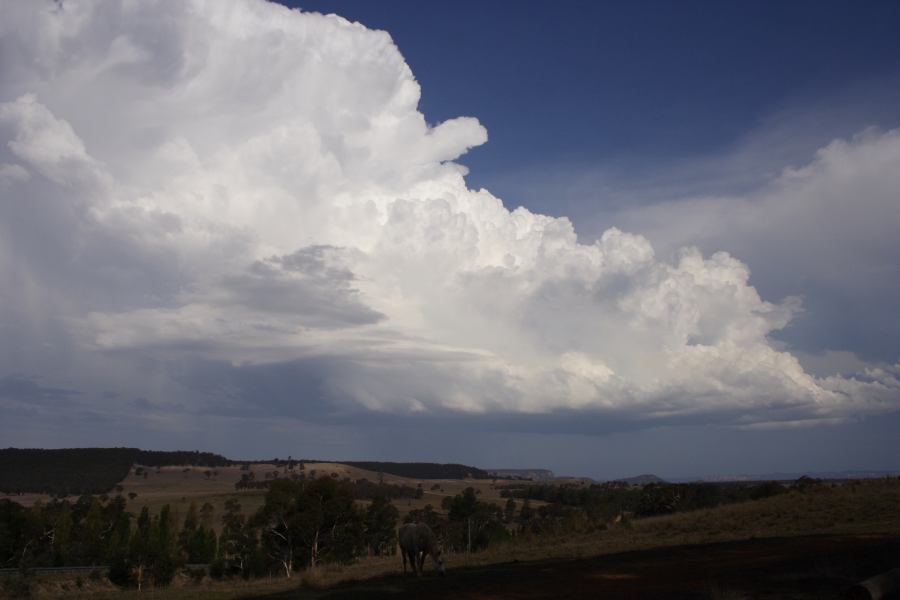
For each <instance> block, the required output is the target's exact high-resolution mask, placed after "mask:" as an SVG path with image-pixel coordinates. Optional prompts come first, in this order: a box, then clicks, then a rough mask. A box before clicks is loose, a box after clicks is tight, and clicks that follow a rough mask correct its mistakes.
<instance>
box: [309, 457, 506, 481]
mask: <svg viewBox="0 0 900 600" xmlns="http://www.w3.org/2000/svg"><path fill="white" fill-rule="evenodd" d="M303 462H308V461H303ZM316 462H339V463H340V464H342V465H349V466H351V467H356V468H358V469H365V470H366V471H376V472H379V471H380V472H381V473H388V474H390V475H397V476H398V477H409V478H410V479H466V478H472V479H490V478H491V476H490V475H489V474H488V472H487V471H485V470H483V469H479V468H478V467H470V466H468V465H460V464H456V463H450V464H440V463H423V462H408V463H407V462H370V461H346V460H342V461H316Z"/></svg>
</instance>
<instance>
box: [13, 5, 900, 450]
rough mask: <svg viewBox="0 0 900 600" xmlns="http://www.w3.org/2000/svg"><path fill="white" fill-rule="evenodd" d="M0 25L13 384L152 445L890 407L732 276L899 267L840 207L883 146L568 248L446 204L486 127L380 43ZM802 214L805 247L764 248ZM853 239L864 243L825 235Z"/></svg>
mask: <svg viewBox="0 0 900 600" xmlns="http://www.w3.org/2000/svg"><path fill="white" fill-rule="evenodd" d="M5 13H6V14H5V18H4V20H3V22H2V24H0V281H2V282H3V283H2V289H0V328H2V330H3V331H4V332H5V333H6V335H4V336H3V337H2V338H0V340H2V341H0V356H2V357H3V359H4V360H3V361H2V362H0V378H4V379H0V382H5V383H3V386H4V387H3V388H2V391H3V394H4V395H5V396H9V395H16V394H17V393H18V392H17V390H19V391H20V392H21V393H20V394H19V399H20V400H21V401H23V402H27V401H29V399H30V398H36V397H40V398H46V396H47V393H50V394H51V395H55V401H57V402H59V403H65V402H67V401H71V399H72V398H76V397H77V401H78V403H79V404H78V405H77V406H79V407H81V408H83V407H85V406H89V407H90V408H91V410H93V411H95V412H103V413H104V414H105V415H107V416H110V418H116V415H120V416H121V415H126V414H127V415H131V417H133V418H138V417H137V416H135V415H147V420H146V423H145V424H146V426H147V427H151V428H153V427H157V428H165V427H167V426H169V425H170V424H171V419H172V418H174V415H177V414H182V413H184V414H201V413H202V414H205V415H219V416H222V417H223V418H231V417H236V416H239V417H241V418H244V419H252V418H254V417H258V418H259V419H260V420H261V421H260V422H261V423H262V422H263V420H265V419H269V418H274V417H278V416H287V417H291V418H298V419H304V420H313V421H315V420H321V421H323V422H327V423H336V422H341V419H348V420H350V421H352V422H360V421H361V420H362V419H364V418H367V417H366V415H369V416H373V415H374V416H379V415H380V416H381V417H385V418H387V417H390V416H398V417H403V418H406V419H412V420H418V419H421V420H424V421H426V422H427V421H428V419H438V418H439V419H443V420H444V421H445V422H452V421H453V420H454V419H463V420H466V419H468V420H481V421H482V422H483V423H484V424H485V425H484V426H485V427H489V428H496V429H498V430H499V429H503V428H509V429H511V430H519V431H537V430H541V428H542V427H545V428H549V429H550V430H553V431H558V432H566V431H572V432H578V433H592V432H595V433H601V432H607V431H610V430H615V429H633V428H639V427H651V426H659V425H671V424H678V423H693V424H696V423H704V422H709V423H718V424H727V425H736V426H740V427H745V428H756V427H779V426H796V425H803V424H820V423H826V424H827V423H835V422H839V421H842V420H846V419H852V418H856V417H859V416H865V415H873V414H881V413H886V412H890V411H894V410H897V409H898V408H900V380H898V370H900V368H898V366H896V365H894V366H891V364H890V363H885V362H884V361H882V362H880V363H878V364H875V363H873V364H870V365H866V364H864V365H863V368H862V372H861V373H859V374H856V375H849V374H844V375H838V374H834V375H829V376H817V375H813V374H811V373H810V372H807V371H806V370H805V369H804V367H803V366H802V365H801V362H800V361H799V360H798V359H797V357H796V356H795V355H794V354H792V351H791V348H789V347H785V345H784V344H782V343H779V342H776V341H773V339H774V336H777V335H778V332H780V331H782V330H784V329H785V328H788V327H790V326H791V324H792V323H794V322H795V321H796V320H797V318H798V315H800V314H802V311H803V306H804V304H811V303H814V298H804V299H802V300H801V299H800V298H797V297H792V296H788V297H784V296H776V297H774V298H768V299H765V298H763V297H761V295H760V293H759V291H758V290H757V289H756V288H755V287H754V286H753V285H751V284H750V277H751V273H750V270H749V268H748V266H747V264H745V262H742V260H741V257H742V256H743V255H745V254H746V255H748V256H750V255H752V256H754V257H756V256H758V255H759V253H760V252H767V253H769V255H767V258H766V261H765V262H767V263H772V264H773V265H775V267H773V271H771V273H772V274H771V275H769V277H772V278H777V277H786V276H787V275H786V273H787V271H788V270H789V269H790V270H795V271H801V272H810V273H815V274H817V275H816V277H817V279H816V282H817V285H818V284H821V285H827V284H828V279H827V277H826V276H825V275H822V273H823V271H822V269H821V268H819V267H813V266H812V265H813V263H815V265H820V264H822V263H823V262H826V261H827V262H828V263H829V264H831V265H833V268H834V269H838V270H841V271H843V272H846V271H848V270H853V269H854V268H855V266H856V265H859V264H870V262H869V254H870V253H872V252H875V253H877V254H878V255H879V256H883V255H884V253H886V252H887V253H894V252H895V251H896V249H897V248H896V238H892V237H891V236H890V235H888V234H891V233H892V232H893V231H894V229H893V227H894V225H895V223H894V222H893V221H889V220H888V221H886V220H884V219H880V218H879V216H878V215H879V214H880V213H878V212H877V211H876V212H874V213H873V212H869V211H858V210H855V209H854V208H853V206H854V204H853V201H855V200H856V199H857V198H858V197H866V198H869V199H871V198H874V200H868V201H867V202H869V203H870V204H872V203H874V204H875V205H876V206H877V207H880V209H881V210H884V211H889V212H892V213H893V212H895V211H896V208H895V203H896V189H898V185H897V183H898V182H897V181H896V176H897V175H896V174H897V173H900V168H898V167H900V152H898V151H897V148H898V136H897V133H896V132H886V133H877V132H872V133H869V134H867V135H865V136H863V137H861V138H858V139H855V140H852V141H847V142H840V141H838V142H835V143H833V144H831V145H829V146H828V147H826V148H824V149H822V151H821V152H820V153H819V155H818V156H817V157H816V158H815V159H814V161H813V162H812V163H810V164H809V165H807V166H805V167H800V168H795V169H790V170H786V171H785V172H784V173H783V175H782V176H781V177H780V178H779V179H778V180H777V181H775V182H774V183H773V184H772V188H771V189H770V190H769V191H768V192H767V193H766V194H765V195H762V196H760V197H758V198H756V197H754V198H751V199H748V200H747V201H746V202H744V203H742V204H740V206H739V207H738V209H735V206H734V204H733V203H732V204H729V205H728V206H727V207H722V206H720V205H719V204H717V203H716V202H715V201H708V203H707V205H705V206H704V207H703V208H702V210H699V209H697V208H696V207H693V208H690V207H686V206H685V205H679V204H672V205H665V206H654V207H653V208H652V209H645V211H644V212H642V213H640V214H637V213H635V214H631V215H621V221H620V222H619V223H618V225H619V227H618V228H617V227H613V226H610V227H609V228H607V229H606V231H605V232H604V233H602V235H600V236H599V237H598V238H597V239H596V240H593V241H590V242H589V243H586V242H584V241H579V239H578V237H577V236H576V234H575V229H574V227H573V224H572V223H571V222H570V221H569V220H568V219H567V218H564V217H562V218H557V217H550V216H545V215H541V214H536V213H534V212H531V211H529V210H527V209H525V208H522V207H519V208H514V209H511V208H510V207H511V206H513V205H514V203H515V199H514V198H512V199H508V200H507V201H506V203H504V201H502V200H501V199H500V198H497V197H495V196H493V195H492V194H491V193H490V191H488V190H484V189H480V190H473V189H469V188H468V187H467V185H466V179H465V176H466V169H465V168H464V167H462V166H461V165H459V164H457V163H455V162H454V161H455V160H456V159H457V158H458V157H460V156H461V155H462V154H464V153H465V152H467V151H468V150H469V149H471V148H473V147H475V146H478V145H481V144H483V143H485V142H486V141H487V132H486V130H485V128H484V127H482V126H481V125H480V124H479V122H478V121H477V120H476V119H474V118H471V117H460V118H457V119H452V120H449V121H445V122H443V123H439V124H429V123H428V122H427V121H426V119H425V117H424V116H423V114H422V113H420V112H419V110H418V102H419V98H420V89H419V85H418V83H417V82H416V79H415V77H414V75H413V73H412V72H411V70H410V68H409V67H408V66H407V64H406V62H405V61H404V59H403V57H402V56H401V54H400V52H399V51H398V49H397V48H396V46H395V45H394V43H393V42H392V40H391V38H390V36H389V35H388V34H387V33H385V32H381V31H371V30H368V29H366V28H365V27H363V26H362V25H359V24H356V23H350V22H348V21H346V20H344V19H342V18H340V17H337V16H334V15H329V16H323V15H319V14H314V13H312V14H311V13H301V12H299V11H295V10H288V9H286V8H284V7H282V6H279V5H275V4H270V3H266V2H262V1H250V0H247V1H240V2H227V3H224V2H203V1H201V0H193V1H186V2H178V3H163V2H140V3H121V2H101V1H83V2H63V3H61V4H57V3H50V2H46V3H43V2H25V3H12V4H10V5H9V6H6V7H5ZM891 173H892V174H893V175H891V176H889V178H888V179H885V176H886V174H891ZM890 177H893V179H890ZM820 206H825V207H828V211H819V210H818V207H820ZM688 208H690V210H689V209H688ZM651 211H652V212H651ZM729 211H731V212H729ZM726 212H728V214H725V213H726ZM698 215H706V216H707V217H706V220H705V221H698V220H697V219H698ZM810 215H812V217H810ZM623 223H624V224H626V225H627V224H629V223H635V224H640V227H637V226H636V229H641V230H642V231H647V232H648V233H647V237H645V236H644V235H638V234H635V233H629V232H628V231H627V230H626V229H627V227H623ZM648 223H652V224H653V227H651V226H650V225H648ZM869 225H872V226H873V227H875V228H876V229H874V230H873V229H872V227H869ZM798 227H799V228H802V229H803V230H804V231H806V232H807V233H808V234H809V235H807V236H804V239H805V240H807V245H804V246H801V247H800V248H799V249H797V248H794V249H790V250H789V249H787V248H785V247H783V246H782V245H781V244H782V243H783V241H784V240H785V239H787V236H786V235H785V233H784V230H791V231H796V230H797V229H798ZM878 227H881V229H885V228H886V229H887V231H882V230H881V229H878ZM845 230H852V231H857V232H860V231H864V230H866V231H870V232H872V233H871V235H872V238H871V239H873V240H876V241H873V242H872V243H870V244H864V243H862V240H860V242H861V243H860V244H859V245H858V246H857V250H856V254H848V253H846V252H839V251H837V250H834V249H833V246H830V245H829V244H828V243H827V242H828V240H830V239H834V238H835V236H839V235H841V232H842V231H845ZM732 231H750V232H753V235H752V236H751V235H749V234H748V235H744V236H742V237H741V239H742V240H752V247H751V246H750V245H743V246H742V245H740V244H732V243H730V241H729V236H730V235H731V234H730V232H732ZM858 235H863V234H858ZM865 235H869V234H865ZM650 239H653V240H654V243H656V244H657V245H658V246H661V247H663V248H664V250H665V252H662V253H660V252H659V251H658V249H655V248H654V246H653V245H652V244H651V242H650ZM887 239H894V242H885V241H884V240H887ZM885 243H886V244H888V245H889V247H887V248H886V249H885V248H881V246H879V244H885ZM698 246H700V247H702V248H703V251H701V250H700V249H698ZM721 248H727V249H728V250H729V251H730V253H729V252H724V251H721ZM761 248H762V250H761ZM823 252H825V255H824V256H823V254H822V253H823ZM893 255H894V256H896V253H894V254H893ZM784 256H790V257H791V258H790V260H783V258H782V257H784ZM883 267H884V268H886V269H887V271H885V279H887V278H888V277H889V276H890V275H891V274H892V273H893V271H895V270H896V264H888V265H883ZM820 275H821V276H820ZM892 281H894V282H896V281H898V279H897V278H892ZM886 285H887V284H886ZM892 285H896V284H892ZM776 287H777V286H776ZM782 287H784V286H782ZM779 289H781V288H779ZM808 289H809V290H815V286H812V285H811V286H810V287H809V288H808ZM866 326H874V325H871V324H869V325H866ZM822 348H823V349H826V348H827V346H825V347H822ZM806 350H808V348H806ZM20 373H39V374H40V381H41V382H42V384H41V385H46V386H47V387H46V388H45V389H46V390H50V392H47V393H39V392H38V391H36V390H37V388H36V387H34V386H35V385H37V384H34V383H31V384H29V383H28V381H31V380H26V379H17V378H16V377H18V374H20ZM54 390H57V392H54ZM58 390H77V392H78V394H77V395H76V394H74V393H69V392H66V393H61V392H58ZM35 394H37V396H35ZM5 396H4V397H5ZM123 398H141V399H142V402H141V409H140V410H138V411H134V409H133V406H134V403H133V402H132V403H128V402H124V401H123V400H122V399H123ZM72 406H73V410H75V408H74V407H75V406H76V405H75V404H72ZM81 408H79V410H81ZM130 411H133V412H130ZM131 417H130V418H131ZM140 418H143V417H140ZM373 418H374V417H373ZM379 418H380V417H379ZM266 422H268V421H266ZM542 424H543V425H542Z"/></svg>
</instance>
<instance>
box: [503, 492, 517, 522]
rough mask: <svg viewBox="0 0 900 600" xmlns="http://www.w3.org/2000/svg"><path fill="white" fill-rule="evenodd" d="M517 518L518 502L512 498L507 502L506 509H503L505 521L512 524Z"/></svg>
mask: <svg viewBox="0 0 900 600" xmlns="http://www.w3.org/2000/svg"><path fill="white" fill-rule="evenodd" d="M515 516H516V501H515V500H513V499H512V498H510V499H509V500H507V501H506V507H505V508H504V509H503V520H504V521H506V522H507V523H511V522H512V520H513V519H514V518H515Z"/></svg>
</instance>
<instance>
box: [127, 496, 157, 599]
mask: <svg viewBox="0 0 900 600" xmlns="http://www.w3.org/2000/svg"><path fill="white" fill-rule="evenodd" d="M152 530H153V522H152V521H151V519H150V510H149V509H148V508H147V507H146V506H145V507H144V508H142V509H141V514H140V516H138V520H137V528H136V529H135V531H134V533H133V534H132V536H131V544H130V546H131V548H130V552H129V554H130V558H131V563H132V564H133V565H134V567H135V569H136V573H135V575H136V579H137V587H138V591H140V589H141V588H142V587H143V584H144V569H145V568H146V567H147V564H148V563H149V561H150V555H151V552H152V545H153V531H152Z"/></svg>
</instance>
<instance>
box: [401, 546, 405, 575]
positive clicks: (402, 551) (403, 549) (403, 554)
mask: <svg viewBox="0 0 900 600" xmlns="http://www.w3.org/2000/svg"><path fill="white" fill-rule="evenodd" d="M400 556H402V557H403V574H404V575H406V548H400Z"/></svg>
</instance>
